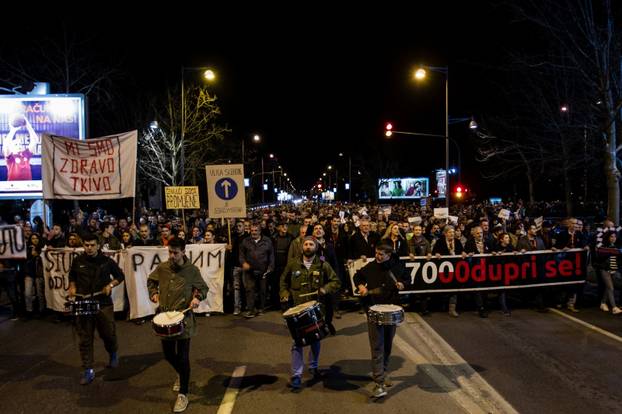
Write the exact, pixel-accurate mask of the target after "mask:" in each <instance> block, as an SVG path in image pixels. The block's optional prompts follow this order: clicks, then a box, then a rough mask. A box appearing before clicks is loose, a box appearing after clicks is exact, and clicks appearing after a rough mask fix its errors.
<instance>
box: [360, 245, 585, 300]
mask: <svg viewBox="0 0 622 414" xmlns="http://www.w3.org/2000/svg"><path fill="white" fill-rule="evenodd" d="M372 260H374V259H367V260H366V261H363V260H362V259H358V260H356V261H354V262H352V263H350V264H349V265H348V270H349V273H350V280H351V283H352V289H353V291H354V292H356V290H354V289H356V286H354V282H353V281H352V280H353V277H354V274H355V273H356V271H357V270H358V269H360V268H361V267H363V266H365V265H367V263H368V262H371V261H372ZM401 260H403V262H402V263H403V265H404V266H403V272H402V274H400V275H397V274H396V275H395V276H396V277H398V278H399V279H400V280H402V281H403V282H404V284H405V289H404V290H402V291H401V292H400V293H401V294H407V293H434V292H439V293H440V292H468V291H477V290H480V291H481V290H499V289H518V288H530V287H536V286H552V285H570V284H577V283H585V277H586V274H587V250H584V249H570V250H556V251H551V250H541V251H530V252H524V253H521V252H514V253H501V254H494V255H493V254H476V255H471V256H468V255H467V256H465V257H462V256H439V257H438V258H436V257H435V256H432V257H431V258H430V259H428V258H427V257H424V256H417V257H412V258H409V257H403V258H401Z"/></svg>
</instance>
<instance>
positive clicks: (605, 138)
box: [514, 0, 622, 223]
mask: <svg viewBox="0 0 622 414" xmlns="http://www.w3.org/2000/svg"><path fill="white" fill-rule="evenodd" d="M613 3H614V4H612V2H611V0H567V1H566V2H563V3H560V2H558V1H554V0H545V1H536V0H522V1H520V2H517V3H515V4H514V7H515V8H516V10H517V11H518V15H519V16H521V17H522V18H524V19H526V20H527V21H528V22H530V23H532V24H534V25H535V26H536V27H537V28H539V29H541V30H542V31H543V33H545V34H546V35H547V37H548V38H550V39H552V44H553V49H554V50H563V51H564V53H563V54H562V55H560V56H556V55H552V54H549V55H548V56H547V57H546V58H542V59H540V61H539V62H538V67H539V68H540V69H541V70H543V71H554V70H558V69H559V68H564V70H567V71H568V72H570V71H573V72H575V73H576V81H577V84H576V88H577V91H578V95H581V96H583V97H584V98H585V99H586V100H589V110H590V112H591V113H592V114H594V119H597V120H598V125H597V127H596V133H597V134H598V135H599V136H600V137H602V139H599V140H596V141H595V142H596V143H597V145H598V148H599V149H600V153H601V154H602V155H601V156H602V158H603V168H604V172H605V176H606V181H607V198H608V209H607V213H608V216H609V217H610V218H611V219H612V220H614V221H615V222H616V223H617V222H619V219H620V170H619V169H618V166H617V162H618V160H617V155H618V152H619V151H620V150H622V145H618V144H617V142H618V139H617V135H618V133H619V131H620V128H619V123H620V118H619V111H620V108H621V107H622V100H621V99H620V97H621V91H620V77H621V73H620V70H621V69H622V59H621V50H622V32H621V30H620V24H621V22H620V21H619V20H620V13H619V11H620V10H617V13H616V8H619V4H616V2H613ZM616 19H617V21H616ZM533 58H534V59H532V62H533V61H535V60H536V58H537V56H533ZM531 66H532V67H533V63H532V65H531ZM570 105H571V106H572V105H573V103H570ZM585 106H587V105H585ZM584 125H585V124H584ZM579 130H580V131H581V128H579ZM585 130H586V127H585V126H584V127H583V128H582V132H583V134H582V135H581V134H575V136H582V137H583V138H582V139H583V140H584V141H585V136H586V134H585ZM562 149H563V148H562Z"/></svg>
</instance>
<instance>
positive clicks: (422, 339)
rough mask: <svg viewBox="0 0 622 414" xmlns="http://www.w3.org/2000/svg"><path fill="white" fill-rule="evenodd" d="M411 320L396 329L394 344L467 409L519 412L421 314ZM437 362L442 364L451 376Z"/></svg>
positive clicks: (482, 411)
mask: <svg viewBox="0 0 622 414" xmlns="http://www.w3.org/2000/svg"><path fill="white" fill-rule="evenodd" d="M408 319H410V321H408V322H409V323H408V324H405V325H402V326H401V327H400V328H398V329H397V335H396V337H395V340H394V342H395V345H396V346H397V347H398V348H400V350H401V351H402V352H404V353H405V354H406V355H407V356H408V357H409V358H410V359H412V360H413V362H415V363H416V364H417V365H419V367H418V368H419V369H421V370H422V371H424V372H425V373H426V374H427V375H428V376H429V377H430V378H431V379H432V380H433V381H434V382H435V383H436V384H437V385H438V386H440V387H441V388H443V389H444V390H446V391H447V395H449V396H450V397H451V398H452V399H453V400H454V401H456V403H457V404H459V405H460V406H461V407H462V408H463V409H464V410H465V411H466V412H468V413H508V414H517V413H518V411H516V409H514V407H512V405H511V404H510V403H509V402H507V401H506V400H505V398H503V397H502V396H501V395H500V394H499V393H498V392H497V391H496V390H495V389H494V388H493V387H492V386H491V385H490V384H489V383H488V382H487V381H486V380H484V378H482V377H481V376H480V375H479V374H478V373H477V372H476V371H475V370H474V369H473V368H472V367H471V366H470V365H469V364H468V363H467V362H466V361H465V360H464V359H463V358H462V357H461V356H460V355H459V354H458V353H457V352H456V350H455V349H453V348H452V347H451V346H450V345H449V344H448V343H447V342H446V341H445V340H444V339H443V338H442V337H441V336H440V335H439V334H438V333H436V331H434V329H432V327H431V326H430V325H428V323H427V322H425V321H424V320H423V318H421V316H419V315H418V314H408V315H407V320H408ZM413 319H414V320H413ZM402 338H407V339H409V341H406V340H404V339H402ZM409 342H410V343H409ZM411 344H414V345H415V346H413V345H411ZM415 347H416V348H417V349H418V350H416V349H415ZM422 365H423V366H422ZM434 365H440V366H442V367H443V369H444V370H447V372H449V373H450V375H447V373H445V372H441V370H439V369H437V368H435V366H434Z"/></svg>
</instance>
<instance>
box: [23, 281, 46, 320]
mask: <svg viewBox="0 0 622 414" xmlns="http://www.w3.org/2000/svg"><path fill="white" fill-rule="evenodd" d="M44 287H45V279H43V278H41V277H37V278H32V277H30V276H26V277H25V278H24V297H25V301H26V312H32V303H33V302H34V300H35V298H36V299H37V304H38V308H39V312H43V310H44V309H45V290H44Z"/></svg>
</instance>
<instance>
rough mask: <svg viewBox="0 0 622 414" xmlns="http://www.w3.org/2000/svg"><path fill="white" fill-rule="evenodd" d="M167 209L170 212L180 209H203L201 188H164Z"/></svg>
mask: <svg viewBox="0 0 622 414" xmlns="http://www.w3.org/2000/svg"><path fill="white" fill-rule="evenodd" d="M164 197H165V198H166V208H167V209H169V210H173V209H178V208H201V206H200V203H199V187H197V186H184V187H181V186H180V187H164Z"/></svg>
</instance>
